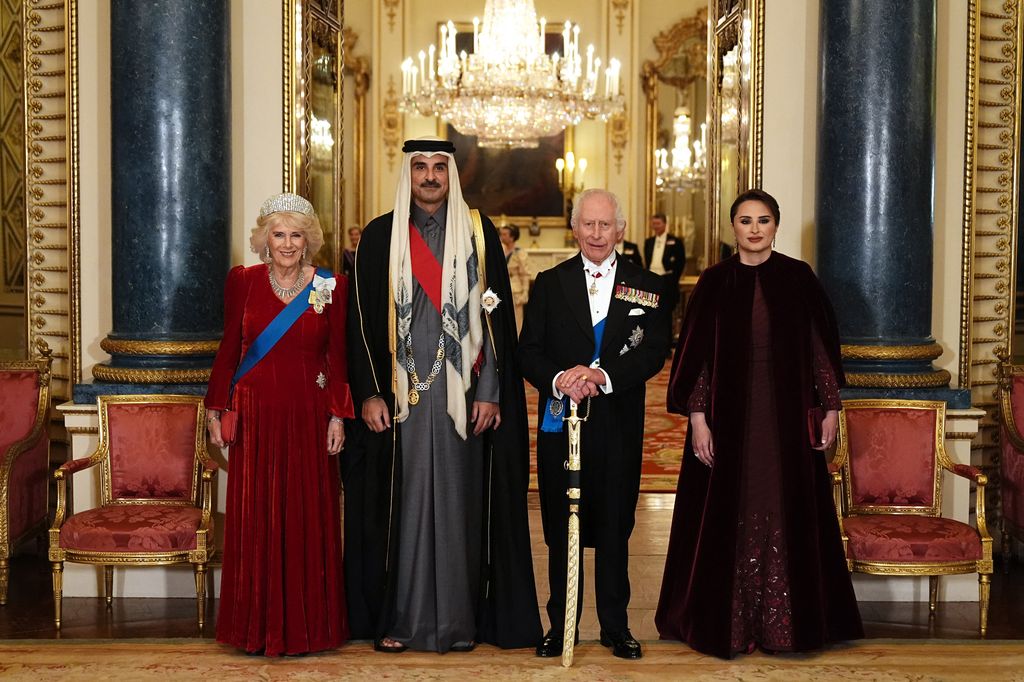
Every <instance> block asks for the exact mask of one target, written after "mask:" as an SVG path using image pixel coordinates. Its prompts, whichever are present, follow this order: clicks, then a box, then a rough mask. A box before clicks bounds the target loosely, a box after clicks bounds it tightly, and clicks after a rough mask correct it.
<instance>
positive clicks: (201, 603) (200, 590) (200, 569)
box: [194, 564, 206, 632]
mask: <svg viewBox="0 0 1024 682" xmlns="http://www.w3.org/2000/svg"><path fill="white" fill-rule="evenodd" d="M194 570H195V576H196V610H197V611H198V616H199V631H200V632H202V631H203V626H205V625H206V564H196V565H195V567H194Z"/></svg>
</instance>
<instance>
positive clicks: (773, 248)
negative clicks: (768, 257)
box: [772, 237, 775, 251]
mask: <svg viewBox="0 0 1024 682" xmlns="http://www.w3.org/2000/svg"><path fill="white" fill-rule="evenodd" d="M774 250H775V237H772V251H774Z"/></svg>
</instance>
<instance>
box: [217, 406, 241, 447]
mask: <svg viewBox="0 0 1024 682" xmlns="http://www.w3.org/2000/svg"><path fill="white" fill-rule="evenodd" d="M237 436H238V410H224V411H223V412H221V413H220V437H221V439H222V440H223V441H224V443H225V444H226V445H234V443H235V438H236V437H237Z"/></svg>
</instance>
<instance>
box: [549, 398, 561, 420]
mask: <svg viewBox="0 0 1024 682" xmlns="http://www.w3.org/2000/svg"><path fill="white" fill-rule="evenodd" d="M562 407H563V405H562V401H561V400H552V401H551V408H550V409H551V416H552V417H557V416H558V415H560V414H562Z"/></svg>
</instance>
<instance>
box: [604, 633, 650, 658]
mask: <svg viewBox="0 0 1024 682" xmlns="http://www.w3.org/2000/svg"><path fill="white" fill-rule="evenodd" d="M601 646H607V647H611V649H612V654H613V655H614V656H618V657H619V658H640V657H641V656H643V655H644V652H643V649H641V648H640V642H638V641H636V640H635V639H633V635H632V634H630V632H629V630H623V631H622V632H605V631H604V630H602V631H601Z"/></svg>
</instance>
